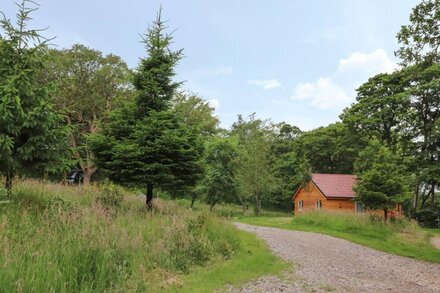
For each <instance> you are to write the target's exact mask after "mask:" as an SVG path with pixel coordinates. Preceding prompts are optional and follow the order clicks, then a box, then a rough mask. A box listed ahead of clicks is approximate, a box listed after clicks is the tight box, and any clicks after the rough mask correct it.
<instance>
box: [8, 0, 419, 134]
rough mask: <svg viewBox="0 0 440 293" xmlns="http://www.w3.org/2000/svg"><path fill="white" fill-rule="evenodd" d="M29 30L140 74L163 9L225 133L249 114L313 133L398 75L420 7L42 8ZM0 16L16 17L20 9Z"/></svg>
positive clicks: (363, 1)
mask: <svg viewBox="0 0 440 293" xmlns="http://www.w3.org/2000/svg"><path fill="white" fill-rule="evenodd" d="M38 2H39V3H40V5H41V7H40V9H39V10H38V11H37V12H35V13H34V14H33V21H32V23H31V26H32V27H35V28H44V27H49V28H48V30H46V31H45V32H44V33H43V35H44V36H46V37H56V39H55V40H54V41H52V43H54V44H56V45H57V46H58V48H67V47H70V46H71V45H73V44H75V43H81V44H84V45H87V46H89V47H91V48H94V49H97V50H100V51H102V52H103V53H105V54H109V53H113V54H116V55H119V56H121V57H122V58H123V59H124V60H125V61H126V62H127V63H128V65H129V66H130V67H132V68H136V66H137V64H138V61H139V58H141V57H145V56H146V52H145V48H144V46H143V44H142V43H141V42H140V40H141V37H140V34H142V33H145V32H146V30H147V28H148V25H149V23H151V22H152V21H153V20H154V19H155V17H156V14H157V11H158V10H159V8H160V7H161V6H162V8H163V13H162V15H163V18H165V19H167V20H168V23H167V24H168V27H169V32H171V31H174V34H173V35H174V43H173V48H174V49H180V48H183V49H184V54H185V57H184V58H183V59H182V60H181V62H180V63H179V65H178V67H177V68H176V72H177V76H176V81H184V84H183V86H182V90H187V91H191V92H194V93H196V94H198V95H200V96H201V97H203V98H204V99H206V100H208V101H209V102H210V103H211V105H212V106H215V108H216V110H215V113H216V115H217V116H218V117H219V118H220V120H221V126H222V127H224V128H229V127H230V126H231V124H232V123H233V122H234V121H236V120H237V114H243V115H244V116H247V115H250V114H252V113H254V112H255V113H256V116H257V117H258V118H262V119H271V120H272V121H274V122H282V121H285V122H287V123H290V124H293V125H296V126H298V127H300V128H301V129H302V130H311V129H314V128H317V127H320V126H325V125H328V124H329V123H333V122H335V121H338V120H339V118H338V116H339V115H340V114H341V113H342V110H343V109H344V108H346V107H347V106H349V105H350V104H351V103H353V102H354V101H355V97H356V92H355V89H356V88H357V87H358V86H359V85H361V84H362V83H363V82H365V81H367V79H368V78H369V77H371V76H373V75H375V74H377V73H380V72H392V71H393V70H395V69H396V68H398V65H397V63H398V62H399V60H398V59H397V58H396V57H394V51H395V50H397V48H398V43H397V40H396V38H395V36H396V34H397V32H398V31H399V29H400V26H401V25H404V24H407V23H408V21H409V15H410V13H411V9H412V8H413V7H414V6H415V5H417V4H418V3H419V2H420V1H415V0H387V1H383V0H310V1H302V0H301V1H300V0H276V1H275V0H274V1H267V0H253V1H251V0H241V1H237V0H222V1H220V0H217V1H213V0H211V1H207V0H185V1H178V0H162V1H160V0H148V1H146V0H144V1H141V0H124V1H116V0H75V1H71V0H39V1H38ZM0 11H2V12H4V13H5V15H6V16H7V17H8V18H13V17H15V13H16V7H15V5H14V1H11V0H1V2H0Z"/></svg>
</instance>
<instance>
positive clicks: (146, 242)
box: [0, 181, 241, 292]
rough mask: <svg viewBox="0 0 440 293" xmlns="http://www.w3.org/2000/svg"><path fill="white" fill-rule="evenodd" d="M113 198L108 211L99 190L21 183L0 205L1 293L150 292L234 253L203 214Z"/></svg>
mask: <svg viewBox="0 0 440 293" xmlns="http://www.w3.org/2000/svg"><path fill="white" fill-rule="evenodd" d="M120 192H121V193H123V194H124V200H123V201H122V202H121V203H120V204H117V203H116V204H115V205H114V206H112V205H110V206H109V205H105V204H103V203H104V202H106V201H103V200H102V198H106V197H105V195H103V189H102V188H99V187H93V186H91V187H87V188H82V187H65V186H60V185H52V184H41V183H39V182H36V181H26V182H21V183H20V184H19V185H18V186H17V188H16V189H15V191H14V194H13V198H12V201H11V202H10V203H7V204H1V205H0V292H14V291H17V292H103V291H107V292H108V291H115V292H126V291H141V292H144V291H150V292H151V291H157V288H163V287H167V286H175V285H176V284H178V283H179V276H182V275H185V274H188V273H190V272H191V271H193V270H195V269H197V268H199V267H203V266H207V265H210V264H213V263H216V262H220V261H224V260H227V259H230V258H231V257H233V256H234V253H236V251H237V250H238V249H240V245H241V242H240V238H239V235H237V232H236V230H235V229H234V228H233V227H232V226H231V225H230V224H228V223H227V222H224V221H220V220H219V219H217V218H216V217H214V216H213V215H211V214H209V213H206V212H193V211H190V210H189V209H186V208H182V207H180V206H178V205H176V204H174V203H172V202H164V201H157V203H156V206H155V210H154V211H153V212H147V211H145V210H144V209H143V202H142V199H140V198H138V197H136V196H134V195H132V194H130V193H129V192H127V191H124V190H121V191H120ZM99 199H101V200H99Z"/></svg>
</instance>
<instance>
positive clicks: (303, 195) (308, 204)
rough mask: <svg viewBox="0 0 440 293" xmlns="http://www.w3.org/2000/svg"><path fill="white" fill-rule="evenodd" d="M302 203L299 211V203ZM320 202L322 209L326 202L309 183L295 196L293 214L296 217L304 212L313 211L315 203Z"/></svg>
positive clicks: (319, 192) (313, 185)
mask: <svg viewBox="0 0 440 293" xmlns="http://www.w3.org/2000/svg"><path fill="white" fill-rule="evenodd" d="M301 200H302V201H303V210H302V211H299V210H298V207H299V204H298V203H299V201H301ZM317 200H321V204H322V206H323V207H324V205H325V201H326V200H327V199H326V198H325V197H324V196H323V195H322V193H321V191H320V190H319V189H318V188H316V186H315V184H313V183H311V182H309V183H307V184H306V185H305V186H304V187H302V188H301V189H300V190H299V191H298V193H297V194H296V196H295V199H294V201H295V204H294V213H295V215H298V214H299V213H301V212H304V211H315V210H316V201H317Z"/></svg>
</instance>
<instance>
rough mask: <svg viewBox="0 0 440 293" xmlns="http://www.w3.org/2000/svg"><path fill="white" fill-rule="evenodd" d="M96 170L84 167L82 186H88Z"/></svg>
mask: <svg viewBox="0 0 440 293" xmlns="http://www.w3.org/2000/svg"><path fill="white" fill-rule="evenodd" d="M96 170H97V168H96V167H86V168H84V170H83V172H84V178H83V185H89V184H90V181H91V180H92V176H93V174H95V173H96Z"/></svg>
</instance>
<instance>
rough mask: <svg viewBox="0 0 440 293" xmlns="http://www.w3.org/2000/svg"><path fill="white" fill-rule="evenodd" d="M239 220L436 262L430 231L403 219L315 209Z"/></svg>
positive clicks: (439, 253) (437, 256)
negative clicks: (331, 238) (378, 218)
mask: <svg viewBox="0 0 440 293" xmlns="http://www.w3.org/2000/svg"><path fill="white" fill-rule="evenodd" d="M239 221H240V222H243V223H248V224H252V225H258V226H268V227H278V228H283V229H290V230H301V231H310V232H317V233H322V234H327V235H331V236H335V237H339V238H343V239H346V240H349V241H352V242H354V243H358V244H362V245H365V246H368V247H371V248H374V249H377V250H381V251H385V252H389V253H393V254H397V255H401V256H406V257H411V258H415V259H419V260H427V261H431V262H436V263H440V250H438V249H436V248H434V247H433V246H432V245H431V242H430V238H431V237H432V236H433V232H432V231H428V230H426V229H422V228H420V227H419V226H418V225H417V223H415V222H413V221H409V220H406V219H399V220H397V221H396V222H395V223H389V224H385V223H383V222H381V221H380V220H377V219H374V218H371V217H370V216H369V215H365V214H362V215H359V214H348V213H326V212H319V213H307V214H304V215H301V216H296V217H259V218H257V217H253V218H242V219H240V220H239Z"/></svg>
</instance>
